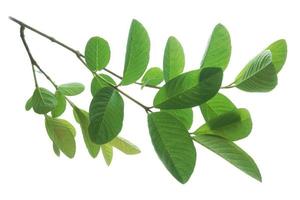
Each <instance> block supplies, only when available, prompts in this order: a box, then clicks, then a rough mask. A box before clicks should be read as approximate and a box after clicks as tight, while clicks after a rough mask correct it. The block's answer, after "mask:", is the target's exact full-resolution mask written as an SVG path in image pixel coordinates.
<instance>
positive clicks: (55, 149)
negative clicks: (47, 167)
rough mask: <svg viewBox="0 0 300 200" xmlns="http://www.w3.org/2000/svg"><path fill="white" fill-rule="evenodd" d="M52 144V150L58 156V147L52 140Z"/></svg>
mask: <svg viewBox="0 0 300 200" xmlns="http://www.w3.org/2000/svg"><path fill="white" fill-rule="evenodd" d="M52 144H53V145H52V148H53V151H54V153H55V155H57V156H58V157H59V156H60V150H59V148H58V147H57V146H56V144H54V142H53V143H52Z"/></svg>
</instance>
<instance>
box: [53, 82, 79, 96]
mask: <svg viewBox="0 0 300 200" xmlns="http://www.w3.org/2000/svg"><path fill="white" fill-rule="evenodd" d="M57 90H58V91H59V92H60V93H61V94H63V95H65V96H75V95H78V94H80V93H81V92H83V90H84V85H82V84H81V83H66V84H62V85H59V86H58V88H57Z"/></svg>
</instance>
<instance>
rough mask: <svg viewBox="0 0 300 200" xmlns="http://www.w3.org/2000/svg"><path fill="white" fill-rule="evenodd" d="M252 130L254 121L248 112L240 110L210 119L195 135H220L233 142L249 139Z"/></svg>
mask: <svg viewBox="0 0 300 200" xmlns="http://www.w3.org/2000/svg"><path fill="white" fill-rule="evenodd" d="M251 130H252V120H251V116H250V113H249V111H248V110H246V109H244V108H240V109H237V110H233V111H229V112H226V113H223V114H221V115H219V116H218V117H216V118H213V119H210V120H209V121H207V122H206V123H205V124H204V125H202V126H201V127H200V128H198V129H197V130H196V131H195V132H194V134H196V135H200V134H211V135H218V136H221V137H223V138H226V139H229V140H231V141H235V140H240V139H243V138H245V137H247V136H248V135H249V134H250V132H251Z"/></svg>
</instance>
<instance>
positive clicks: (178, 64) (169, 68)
mask: <svg viewBox="0 0 300 200" xmlns="http://www.w3.org/2000/svg"><path fill="white" fill-rule="evenodd" d="M184 64H185V58H184V51H183V48H182V46H181V44H180V42H179V41H178V40H177V39H176V38H175V37H173V36H171V37H169V39H168V41H167V44H166V47H165V52H164V64H163V69H164V79H165V81H166V82H167V81H169V80H171V79H173V78H175V77H176V76H178V75H179V74H181V73H182V72H183V69H184Z"/></svg>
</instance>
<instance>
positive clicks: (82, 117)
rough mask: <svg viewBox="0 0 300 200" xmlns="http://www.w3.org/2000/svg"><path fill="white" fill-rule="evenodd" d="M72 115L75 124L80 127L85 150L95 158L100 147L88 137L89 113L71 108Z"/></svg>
mask: <svg viewBox="0 0 300 200" xmlns="http://www.w3.org/2000/svg"><path fill="white" fill-rule="evenodd" d="M73 114H74V118H75V119H76V121H77V123H78V124H79V125H80V128H81V132H82V135H83V140H84V143H85V146H86V148H87V149H88V151H89V154H90V155H91V156H92V157H93V158H96V157H97V155H98V153H99V151H100V145H97V144H95V143H93V142H92V140H91V138H90V135H89V130H88V129H89V123H90V121H89V113H88V112H86V111H84V110H81V109H79V108H77V107H74V108H73Z"/></svg>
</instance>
